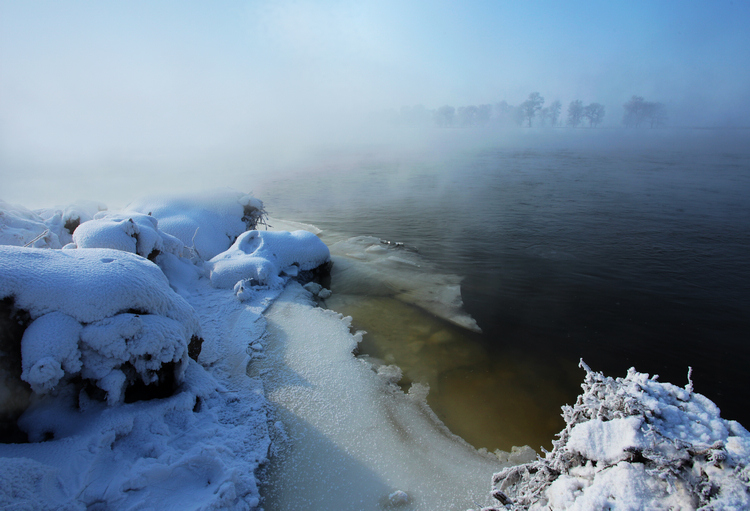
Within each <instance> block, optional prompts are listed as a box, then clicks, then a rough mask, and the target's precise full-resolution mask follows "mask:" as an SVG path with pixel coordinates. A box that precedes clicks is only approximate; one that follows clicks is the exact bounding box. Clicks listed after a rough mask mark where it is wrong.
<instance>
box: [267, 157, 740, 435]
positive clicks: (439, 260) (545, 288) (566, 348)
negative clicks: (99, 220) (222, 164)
mask: <svg viewBox="0 0 750 511" xmlns="http://www.w3.org/2000/svg"><path fill="white" fill-rule="evenodd" d="M255 193H256V194H257V195H258V196H259V197H260V198H261V199H263V200H264V201H265V203H266V206H267V208H268V209H269V212H270V213H271V215H273V216H277V217H281V218H286V219H290V220H299V221H303V222H307V223H312V224H315V225H316V226H318V227H319V228H321V229H324V230H327V231H328V230H330V231H334V232H338V233H343V234H346V235H363V234H367V235H373V236H377V237H380V238H383V239H388V240H392V241H400V242H403V243H405V244H406V245H408V246H411V247H414V248H415V249H417V250H419V252H420V254H421V255H422V256H423V257H425V258H426V259H429V260H431V261H433V262H434V263H436V264H437V265H438V267H439V268H440V269H441V270H444V271H445V272H450V273H456V274H459V275H462V276H464V281H463V285H462V292H463V298H464V302H465V306H466V309H467V310H468V312H469V313H471V315H472V316H473V317H474V318H475V319H476V320H477V322H478V324H479V326H480V327H481V328H482V330H483V334H481V335H475V334H471V333H468V332H458V330H459V329H452V328H451V327H445V331H446V332H448V334H445V335H453V336H457V338H460V339H462V340H461V342H463V343H464V344H463V346H465V349H467V350H473V351H474V352H476V356H474V357H473V358H472V360H473V361H472V362H471V363H468V362H467V363H466V364H464V365H462V364H460V363H454V364H452V365H450V364H449V365H448V366H446V367H444V368H442V369H441V370H440V371H439V372H435V373H433V374H432V375H431V376H429V375H428V376H425V379H430V378H432V380H433V381H434V382H435V383H433V384H432V385H431V386H435V387H436V388H437V389H438V390H439V395H436V396H433V395H432V394H433V393H431V401H430V403H431V405H432V406H433V408H434V409H435V411H436V412H437V413H438V415H439V416H441V418H443V420H444V421H445V422H446V423H447V424H448V425H449V427H451V428H452V429H453V430H454V431H456V432H457V433H459V434H461V435H462V436H464V437H465V438H467V440H469V441H470V442H472V443H474V445H476V446H477V447H488V448H490V449H494V448H502V449H509V447H510V446H511V445H521V444H530V445H531V446H532V447H534V448H538V447H539V445H544V447H545V448H550V447H551V444H549V441H551V440H552V435H553V434H554V432H556V431H559V429H560V428H561V426H562V421H561V419H560V418H559V407H560V405H562V404H564V403H566V402H570V401H572V400H573V399H574V398H575V396H576V394H577V392H578V390H579V384H580V381H581V379H582V376H583V371H582V370H580V369H578V368H577V363H578V360H579V358H583V359H584V360H585V361H586V363H587V364H589V365H590V366H591V367H592V368H594V369H596V370H600V371H604V372H605V373H607V374H609V375H612V376H622V375H624V374H625V372H626V371H627V369H628V368H629V367H631V366H634V367H635V368H636V369H637V370H639V371H641V372H648V373H651V374H653V373H657V374H659V375H660V379H661V380H662V381H670V382H672V383H675V384H677V385H680V386H682V385H685V384H686V383H687V378H686V375H687V368H688V366H692V367H693V380H694V384H695V389H696V391H698V392H700V393H702V394H704V395H706V396H708V397H709V398H710V399H712V400H714V401H715V402H716V403H717V404H718V405H719V407H720V408H721V410H722V416H723V417H725V418H729V419H735V420H739V421H740V422H741V423H743V425H745V426H746V427H748V426H750V411H748V408H747V406H746V403H747V402H748V398H749V397H750V376H749V375H750V372H748V370H747V365H748V360H750V357H749V356H750V155H748V153H746V152H745V153H742V152H732V151H728V152H726V151H724V152H722V151H716V152H710V151H709V152H701V151H690V150H684V151H678V150H672V151H664V150H657V149H648V150H639V151H635V150H619V151H616V150H519V151H514V150H507V149H503V150H500V149H474V150H467V151H459V152H456V153H454V154H452V155H450V156H445V157H441V158H435V159H425V160H419V159H413V158H412V159H398V158H393V159H386V158H379V157H377V156H369V157H363V158H361V159H360V160H359V161H357V162H356V163H351V162H350V163H347V164H340V163H335V162H334V163H330V164H328V165H322V166H320V167H319V168H315V169H309V170H308V172H306V173H304V174H300V175H299V176H297V177H296V178H295V179H283V180H278V181H272V182H268V183H264V184H263V185H262V186H260V187H256V190H255ZM343 306H346V307H349V309H350V310H352V311H356V310H357V307H360V309H361V307H369V308H370V309H369V310H370V311H371V312H372V313H371V314H370V315H369V316H368V315H367V313H366V312H362V313H361V314H360V315H359V316H360V317H361V318H362V319H361V323H362V325H361V327H363V328H364V329H365V330H368V331H374V330H377V327H376V326H375V325H373V324H372V323H373V322H375V323H377V318H382V322H385V323H387V325H388V328H387V329H386V330H388V329H390V332H391V333H390V334H388V335H389V336H390V337H389V339H390V341H385V342H391V343H394V342H396V343H398V342H400V341H397V339H399V338H400V337H399V336H401V335H402V334H403V333H404V332H406V331H407V330H409V328H410V327H412V326H414V325H416V324H417V323H418V321H417V320H414V319H406V320H404V322H403V323H402V324H403V326H401V327H399V326H398V325H399V324H400V323H399V322H398V321H399V320H396V319H393V318H395V317H396V316H398V313H397V312H393V311H391V312H387V309H389V308H392V304H387V303H386V304H383V303H371V304H370V305H367V304H362V303H360V304H349V305H343ZM377 307H380V309H377ZM341 312H344V313H346V314H352V315H353V317H354V324H355V326H358V323H357V321H358V313H357V312H347V311H341ZM389 314H391V316H389ZM366 317H367V318H368V319H365V318H366ZM373 318H375V319H373ZM389 318H391V319H389ZM365 323H368V324H365ZM415 328H416V327H415ZM435 328H436V327H434V325H433V326H429V325H426V326H422V327H421V329H422V330H423V333H422V334H421V335H423V336H424V339H427V338H429V336H430V335H435V332H436V331H437V330H435ZM412 330H413V328H412ZM417 330H419V328H417ZM383 335H385V334H383ZM404 335H405V334H404ZM409 335H412V334H409ZM413 335H417V336H419V335H420V334H419V333H416V334H413ZM440 335H444V334H440ZM425 342H426V341H425ZM433 344H435V345H439V344H440V343H433ZM423 345H429V343H427V344H425V343H423ZM448 346H453V347H452V348H451V349H455V346H454V345H453V344H448ZM384 349H385V348H383V347H382V346H380V347H378V345H377V343H372V345H369V346H368V341H367V339H366V341H365V343H364V344H363V350H364V351H365V352H368V351H369V352H370V354H372V356H374V357H382V356H384V353H385V352H384ZM421 349H423V347H420V348H419V350H421ZM436 349H448V348H446V347H444V348H436ZM462 349H464V348H462ZM405 350H406V349H405ZM415 350H417V348H414V349H413V350H412V351H415ZM430 356H435V357H438V358H440V357H442V358H443V359H445V360H459V359H460V358H461V356H460V355H456V353H452V354H451V352H450V351H448V352H446V353H442V354H438V355H430ZM403 357H406V355H403V356H402V358H403ZM396 358H397V360H395V362H393V363H396V364H399V365H401V364H402V361H400V360H398V358H399V357H398V356H397V357H396ZM407 358H408V357H407ZM416 358H429V357H428V356H427V355H425V356H424V357H423V356H422V355H416ZM478 361H481V362H478ZM403 363H404V364H406V365H408V364H410V363H411V362H410V361H408V360H404V361H403ZM406 372H407V373H408V371H406ZM462 421H463V422H462ZM504 421H505V422H508V423H511V422H513V421H514V422H513V424H515V426H514V427H506V428H504V429H503V428H498V427H497V424H498V423H501V422H504ZM452 422H453V423H455V424H453V423H452ZM459 423H460V425H459ZM472 427H475V428H476V429H477V431H476V432H473V431H472V430H471V428H472ZM498 431H499V432H498ZM545 438H546V439H547V441H546V442H544V443H543V444H542V443H540V441H541V440H542V439H545Z"/></svg>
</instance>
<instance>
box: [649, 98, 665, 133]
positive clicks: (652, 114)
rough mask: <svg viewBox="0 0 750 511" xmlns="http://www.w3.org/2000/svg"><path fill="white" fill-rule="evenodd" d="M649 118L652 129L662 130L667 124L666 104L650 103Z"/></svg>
mask: <svg viewBox="0 0 750 511" xmlns="http://www.w3.org/2000/svg"><path fill="white" fill-rule="evenodd" d="M647 114H648V115H647V118H648V120H649V123H650V125H651V127H652V128H661V127H663V126H664V125H666V123H667V107H666V106H665V105H664V103H659V102H656V103H649V107H648V109H647Z"/></svg>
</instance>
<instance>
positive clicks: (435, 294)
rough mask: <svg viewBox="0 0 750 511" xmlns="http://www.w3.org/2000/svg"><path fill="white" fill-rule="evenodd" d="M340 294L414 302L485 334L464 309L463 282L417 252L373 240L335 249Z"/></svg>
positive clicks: (350, 241)
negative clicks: (434, 265) (383, 297)
mask: <svg viewBox="0 0 750 511" xmlns="http://www.w3.org/2000/svg"><path fill="white" fill-rule="evenodd" d="M331 259H332V260H333V269H332V272H331V278H332V280H334V281H336V282H337V283H339V285H337V287H336V289H334V291H335V292H337V293H343V294H355V295H368V296H388V297H394V298H396V299H398V300H401V301H402V302H405V303H410V304H413V305H416V306H418V307H421V308H422V309H424V310H426V311H428V312H430V313H431V314H434V315H436V316H438V317H440V318H443V319H445V320H447V321H449V322H451V323H453V324H455V325H458V326H460V327H463V328H466V329H468V330H472V331H475V332H481V329H480V328H479V326H478V325H477V323H476V321H475V320H474V318H472V317H471V316H470V315H469V314H467V313H466V312H465V311H464V310H463V300H462V299H461V277H459V276H457V275H450V274H442V273H439V272H438V271H436V269H435V268H434V267H433V266H432V265H431V264H429V262H427V261H426V260H424V259H423V258H421V257H419V256H418V255H417V254H415V253H414V252H412V251H410V250H409V249H407V248H405V247H403V246H401V245H400V244H393V243H388V242H384V241H382V240H380V239H378V238H374V237H371V236H358V237H354V238H350V239H348V240H343V241H339V242H337V243H335V244H334V245H332V246H331Z"/></svg>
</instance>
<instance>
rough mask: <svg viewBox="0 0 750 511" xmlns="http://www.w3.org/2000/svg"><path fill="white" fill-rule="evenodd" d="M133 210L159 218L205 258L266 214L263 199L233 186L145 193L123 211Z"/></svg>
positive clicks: (227, 243) (168, 230)
mask: <svg viewBox="0 0 750 511" xmlns="http://www.w3.org/2000/svg"><path fill="white" fill-rule="evenodd" d="M133 212H135V213H142V214H144V215H149V216H152V217H154V218H156V219H157V220H158V221H159V227H160V229H161V230H162V231H164V232H166V233H169V234H171V235H172V236H175V237H176V238H177V239H179V240H180V241H182V243H184V245H185V246H186V247H189V248H190V249H192V250H193V252H194V254H195V255H196V257H197V258H198V259H201V260H204V261H207V260H209V259H211V258H212V257H214V256H216V255H217V254H220V253H221V252H224V251H225V250H227V249H228V248H229V247H230V246H231V245H232V243H234V241H235V240H236V239H237V236H239V235H240V234H242V233H243V232H245V231H247V230H250V229H255V228H256V227H258V226H259V225H261V224H263V223H264V221H265V215H266V213H265V210H264V209H263V203H262V202H261V201H260V200H258V199H256V198H255V197H253V196H251V195H247V194H244V193H241V192H236V191H234V190H229V189H226V190H215V191H213V192H207V193H203V194H193V195H180V196H172V197H168V196H167V197H165V196H159V197H145V198H142V199H139V200H136V201H133V202H132V203H130V204H129V205H128V207H127V208H125V209H124V210H123V211H122V213H123V214H129V213H133Z"/></svg>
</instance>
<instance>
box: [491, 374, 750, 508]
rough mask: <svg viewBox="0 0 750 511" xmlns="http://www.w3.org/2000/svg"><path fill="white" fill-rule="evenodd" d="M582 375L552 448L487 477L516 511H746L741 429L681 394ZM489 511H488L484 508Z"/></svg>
mask: <svg viewBox="0 0 750 511" xmlns="http://www.w3.org/2000/svg"><path fill="white" fill-rule="evenodd" d="M581 365H582V367H584V368H585V369H586V379H585V381H584V383H583V385H582V387H583V394H581V395H580V396H579V397H578V400H577V402H576V404H575V405H574V406H566V407H564V408H563V417H564V418H565V421H566V427H565V429H564V430H563V431H562V432H561V433H560V435H559V437H560V438H559V440H557V441H555V442H554V443H553V444H554V448H553V450H552V451H551V452H549V453H546V456H545V457H544V458H540V459H538V460H537V461H535V462H532V463H528V464H524V465H520V466H516V467H509V468H506V469H504V470H503V471H501V472H499V473H497V474H495V476H494V478H493V485H494V489H493V495H494V496H495V498H497V499H498V500H499V501H500V502H501V503H503V504H504V507H503V508H502V509H515V510H529V509H531V510H537V509H538V510H542V509H544V510H558V509H566V510H589V509H611V510H634V509H665V510H666V509H703V510H709V509H710V510H718V509H749V508H750V464H748V460H749V459H750V458H748V455H750V433H748V431H747V430H745V429H744V428H743V427H742V426H741V425H740V424H739V423H737V422H735V421H727V420H724V419H722V418H721V417H720V415H719V409H718V408H717V407H716V405H715V404H714V403H713V402H711V401H710V400H709V399H707V398H706V397H705V396H702V395H701V394H697V393H695V392H693V386H692V382H690V383H688V385H687V386H686V387H685V388H680V387H676V386H675V385H672V384H670V383H660V382H658V381H656V377H653V378H649V375H648V374H644V373H638V372H636V371H635V370H634V369H630V371H628V374H627V376H626V377H625V378H610V377H606V376H604V375H602V374H601V373H596V372H594V371H592V370H591V369H590V368H589V367H588V366H586V365H585V364H583V362H581ZM488 509H489V508H488Z"/></svg>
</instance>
